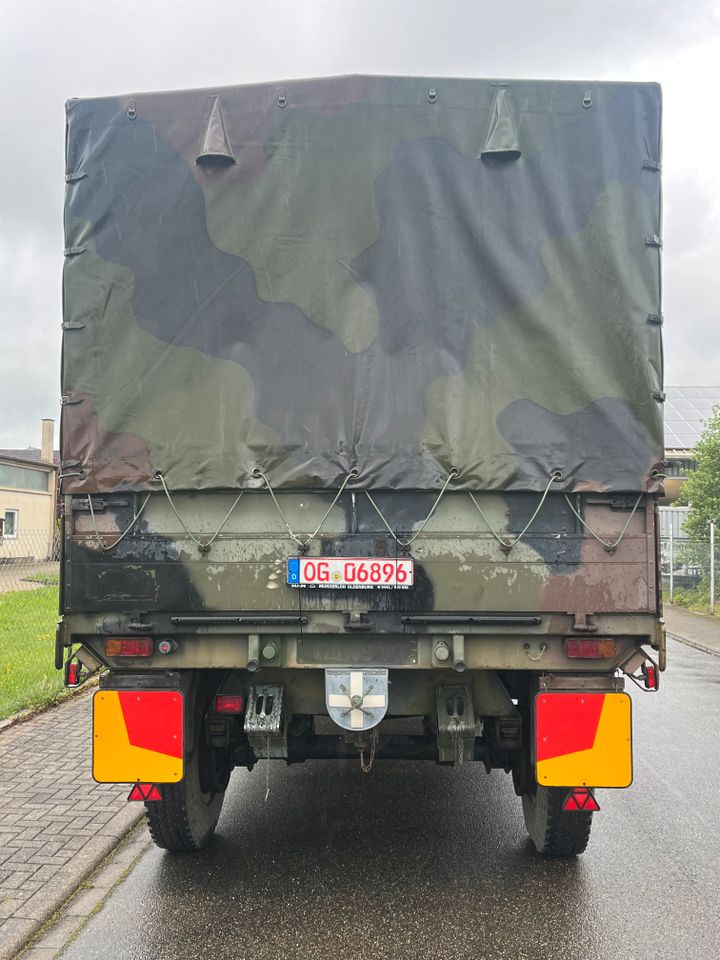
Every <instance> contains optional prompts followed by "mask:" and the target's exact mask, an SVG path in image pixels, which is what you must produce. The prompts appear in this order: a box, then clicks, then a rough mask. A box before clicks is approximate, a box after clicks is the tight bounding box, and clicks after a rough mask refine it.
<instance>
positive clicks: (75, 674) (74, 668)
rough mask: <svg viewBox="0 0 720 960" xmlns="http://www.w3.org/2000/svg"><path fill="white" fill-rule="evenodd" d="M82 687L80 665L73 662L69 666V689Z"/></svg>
mask: <svg viewBox="0 0 720 960" xmlns="http://www.w3.org/2000/svg"><path fill="white" fill-rule="evenodd" d="M79 685H80V664H79V663H78V662H77V660H72V661H71V662H70V663H69V664H68V665H67V682H66V684H65V686H67V687H77V686H79Z"/></svg>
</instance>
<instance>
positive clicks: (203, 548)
mask: <svg viewBox="0 0 720 960" xmlns="http://www.w3.org/2000/svg"><path fill="white" fill-rule="evenodd" d="M153 479H154V480H157V481H159V482H160V483H161V484H162V488H163V490H164V491H165V496H166V497H167V501H168V503H169V504H170V508H171V510H172V512H173V513H174V514H175V516H176V517H177V520H178V523H179V524H180V526H181V527H182V528H183V530H184V531H185V533H186V534H187V535H188V536H189V537H190V539H191V540H192V541H193V543H196V544H197V547H198V549H199V551H200V553H207V552H208V550H209V549H210V547H211V546H212V545H213V543H214V542H215V540H217V538H218V537H219V536H220V534H221V532H222V529H223V527H224V526H225V524H226V523H227V522H228V520H229V519H230V517H231V516H232V513H233V510H234V509H235V507H236V506H237V505H238V503H240V501H241V500H242V498H243V495H244V494H245V491H244V490H241V491H240V493H239V494H238V495H237V497H236V498H235V501H234V503H233V505H232V506H231V507H230V509H229V510H228V512H227V513H226V514H225V517H224V519H223V521H222V523H221V524H220V526H219V527H218V528H217V530H216V531H215V533H214V534H213V535H212V536H211V537H210V539H209V540H198V538H197V537H196V536H195V534H194V533H192V532H191V531H190V530H189V529H188V527H187V525H186V523H185V521H184V520H183V518H182V517H181V516H180V514H179V513H178V511H177V508H176V506H175V504H174V503H173V499H172V497H171V496H170V491H169V490H168V487H167V484H166V483H165V477H164V476H163V473H162V471H161V470H156V471H155V473H154V474H153Z"/></svg>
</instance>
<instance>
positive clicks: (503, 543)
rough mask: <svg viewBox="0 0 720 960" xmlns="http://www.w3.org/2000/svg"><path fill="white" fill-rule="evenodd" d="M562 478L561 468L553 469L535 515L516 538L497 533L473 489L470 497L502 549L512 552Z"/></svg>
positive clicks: (469, 493) (469, 491) (469, 492)
mask: <svg viewBox="0 0 720 960" xmlns="http://www.w3.org/2000/svg"><path fill="white" fill-rule="evenodd" d="M562 478H563V475H562V473H561V472H560V471H559V470H553V472H552V473H551V474H550V479H549V480H548V482H547V486H546V487H545V490H544V491H543V495H542V496H541V497H540V501H539V503H538V505H537V507H536V508H535V512H534V513H533V515H532V516H531V517H530V519H529V520H528V522H527V523H526V524H525V526H524V527H523V528H522V530H521V531H520V533H519V534H518V535H517V536H516V537H515V539H514V540H504V539H503V538H502V537H501V536H500V534H499V533H496V532H495V530H493V528H492V525H491V523H490V521H489V520H488V518H487V517H486V516H485V514H484V513H483V511H482V509H481V507H480V504H479V503H478V502H477V500H476V499H475V497H474V496H473V494H472V491H471V490H468V496H469V497H470V499H471V500H472V502H473V503H474V504H475V507H476V509H477V511H478V513H479V514H480V516H481V517H482V518H483V520H484V521H485V525H486V526H487V528H488V530H489V531H490V533H491V534H492V535H493V536H494V537H495V539H496V540H497V542H498V543H499V544H500V549H501V550H503V551H504V552H505V553H510V551H511V550H512V548H513V547H514V546H515V545H516V544H518V543H520V541H521V540H522V538H523V537H524V536H525V534H526V533H527V532H528V530H529V529H530V527H531V526H532V524H533V522H534V520H535V517H537V515H538V514H539V513H540V511H541V509H542V505H543V504H544V503H545V500H546V499H547V495H548V493H549V492H550V487H551V486H552V485H553V484H554V483H560V481H561V480H562Z"/></svg>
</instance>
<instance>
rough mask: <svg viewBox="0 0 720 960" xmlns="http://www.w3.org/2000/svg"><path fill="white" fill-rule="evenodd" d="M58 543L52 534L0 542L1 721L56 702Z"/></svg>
mask: <svg viewBox="0 0 720 960" xmlns="http://www.w3.org/2000/svg"><path fill="white" fill-rule="evenodd" d="M59 557H60V541H59V535H58V533H57V532H56V531H53V532H49V531H47V530H30V531H22V530H19V531H18V532H17V535H16V536H3V537H0V719H3V718H4V717H7V716H10V714H13V713H16V712H17V711H18V710H22V709H24V708H26V707H32V706H38V705H41V704H44V703H47V702H49V701H51V700H53V699H55V698H56V697H57V696H58V695H59V694H60V693H61V692H62V690H63V684H62V675H61V673H60V672H59V671H57V670H55V663H54V659H55V655H54V649H55V623H56V621H57V618H58V581H59V573H60V562H59Z"/></svg>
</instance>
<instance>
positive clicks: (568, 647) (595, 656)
mask: <svg viewBox="0 0 720 960" xmlns="http://www.w3.org/2000/svg"><path fill="white" fill-rule="evenodd" d="M565 656H566V657H570V658H571V659H572V660H602V659H604V658H606V657H614V656H615V641H614V640H598V638H597V637H592V638H589V637H588V638H585V637H583V638H582V639H580V638H578V637H568V638H567V640H566V641H565Z"/></svg>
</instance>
